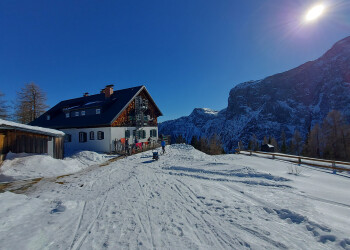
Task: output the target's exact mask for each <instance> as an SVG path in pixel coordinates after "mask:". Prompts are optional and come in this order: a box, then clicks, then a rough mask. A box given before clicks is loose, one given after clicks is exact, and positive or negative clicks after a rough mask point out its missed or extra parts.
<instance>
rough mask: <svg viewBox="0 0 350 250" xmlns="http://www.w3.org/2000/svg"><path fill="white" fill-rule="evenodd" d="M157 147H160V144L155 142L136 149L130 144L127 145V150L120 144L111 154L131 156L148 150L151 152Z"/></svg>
mask: <svg viewBox="0 0 350 250" xmlns="http://www.w3.org/2000/svg"><path fill="white" fill-rule="evenodd" d="M159 147H160V143H159V142H156V141H153V142H151V143H149V144H147V145H146V144H143V145H142V147H137V146H136V145H135V144H131V145H129V147H128V148H125V145H124V144H122V145H121V146H119V147H118V148H117V149H116V150H115V151H113V153H116V154H119V155H132V154H137V153H140V152H144V151H148V150H153V149H156V148H159Z"/></svg>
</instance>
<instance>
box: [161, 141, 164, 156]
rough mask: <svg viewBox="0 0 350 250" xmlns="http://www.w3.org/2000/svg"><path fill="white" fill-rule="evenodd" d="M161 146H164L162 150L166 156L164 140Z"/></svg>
mask: <svg viewBox="0 0 350 250" xmlns="http://www.w3.org/2000/svg"><path fill="white" fill-rule="evenodd" d="M161 145H162V149H163V154H165V141H164V140H162V142H161Z"/></svg>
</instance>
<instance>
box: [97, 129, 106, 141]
mask: <svg viewBox="0 0 350 250" xmlns="http://www.w3.org/2000/svg"><path fill="white" fill-rule="evenodd" d="M104 138H105V133H104V132H102V131H98V132H97V140H103V139H104Z"/></svg>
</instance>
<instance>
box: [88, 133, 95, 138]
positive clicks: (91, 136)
mask: <svg viewBox="0 0 350 250" xmlns="http://www.w3.org/2000/svg"><path fill="white" fill-rule="evenodd" d="M89 139H90V140H95V132H94V131H90V133H89Z"/></svg>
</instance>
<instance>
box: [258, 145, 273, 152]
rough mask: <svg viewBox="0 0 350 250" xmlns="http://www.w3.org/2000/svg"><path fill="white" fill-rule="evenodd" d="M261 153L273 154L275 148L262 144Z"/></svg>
mask: <svg viewBox="0 0 350 250" xmlns="http://www.w3.org/2000/svg"><path fill="white" fill-rule="evenodd" d="M261 151H263V152H271V153H273V152H275V147H274V146H273V145H271V144H264V145H261Z"/></svg>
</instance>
